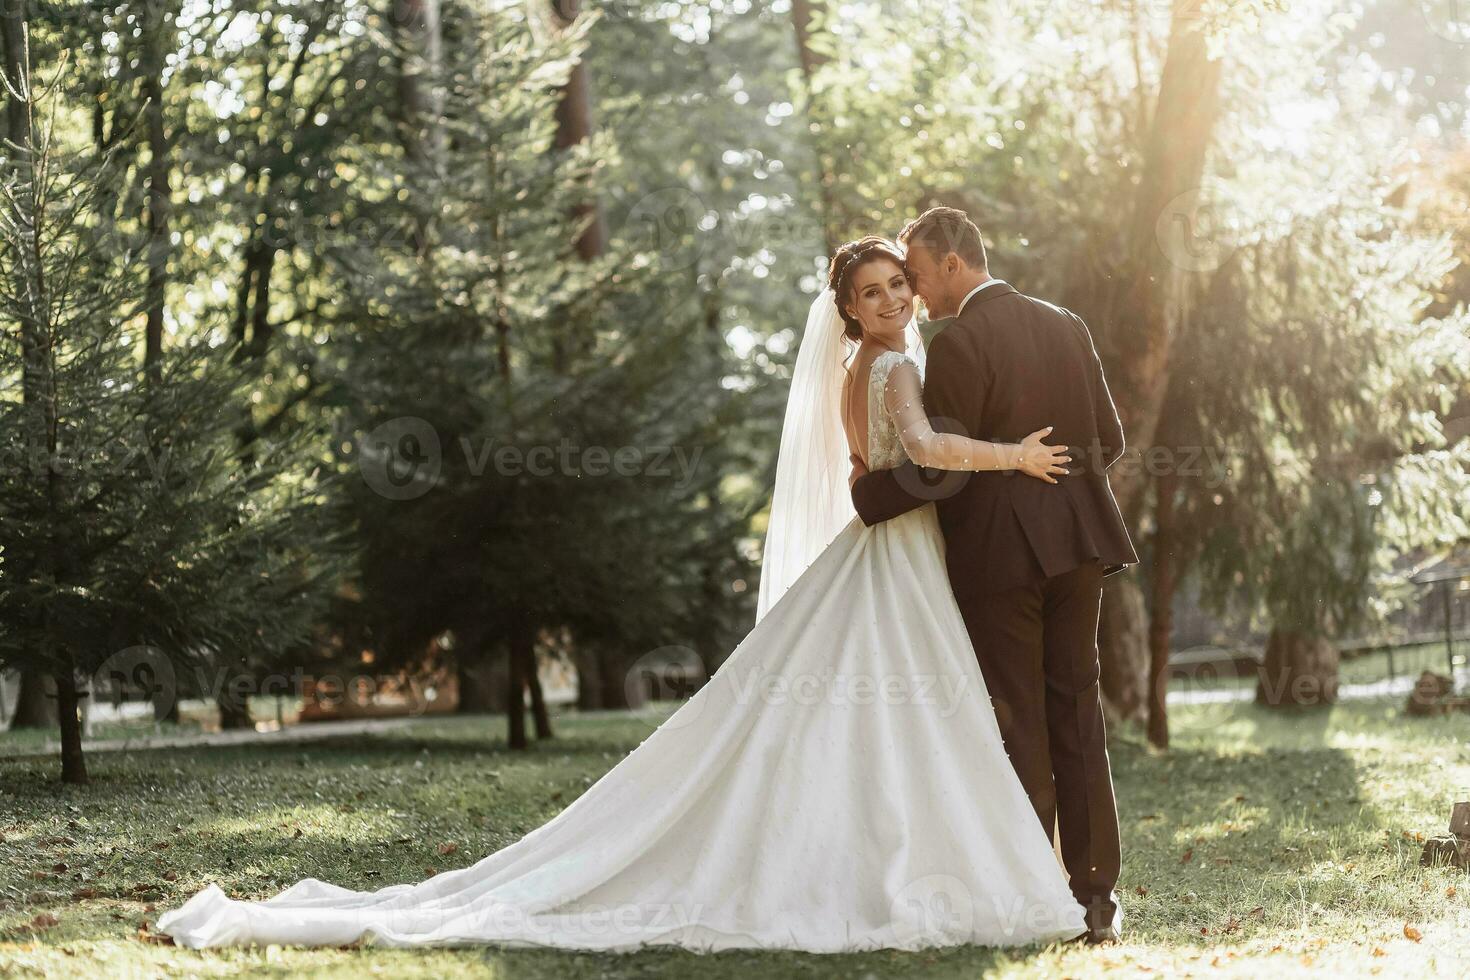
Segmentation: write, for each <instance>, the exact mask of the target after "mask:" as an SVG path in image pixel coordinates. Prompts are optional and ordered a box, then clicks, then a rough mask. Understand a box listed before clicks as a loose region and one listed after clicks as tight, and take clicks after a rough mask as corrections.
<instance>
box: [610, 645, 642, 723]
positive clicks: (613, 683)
mask: <svg viewBox="0 0 1470 980" xmlns="http://www.w3.org/2000/svg"><path fill="white" fill-rule="evenodd" d="M634 660H635V658H633V657H629V656H627V655H625V654H620V653H616V652H613V651H608V652H607V653H606V654H604V656H603V657H602V677H601V680H602V706H603V707H604V708H624V709H626V708H641V707H643V703H644V701H645V700H647V697H646V693H645V690H644V687H643V686H642V685H641V684H634V683H630V681H629V677H628V668H629V667H630V666H631V665H632V664H633V663H634Z"/></svg>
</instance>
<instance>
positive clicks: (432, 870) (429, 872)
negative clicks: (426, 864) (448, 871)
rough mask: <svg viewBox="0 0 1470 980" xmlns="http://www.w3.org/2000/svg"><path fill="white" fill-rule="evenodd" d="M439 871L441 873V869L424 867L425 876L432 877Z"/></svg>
mask: <svg viewBox="0 0 1470 980" xmlns="http://www.w3.org/2000/svg"><path fill="white" fill-rule="evenodd" d="M438 873H439V869H438V868H425V869H424V877H425V878H432V877H434V876H435V875H436V874H438Z"/></svg>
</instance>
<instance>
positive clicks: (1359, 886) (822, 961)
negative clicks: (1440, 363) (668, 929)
mask: <svg viewBox="0 0 1470 980" xmlns="http://www.w3.org/2000/svg"><path fill="white" fill-rule="evenodd" d="M1174 724H1175V744H1174V747H1173V748H1172V749H1171V751H1170V752H1169V753H1167V754H1165V755H1159V754H1155V753H1152V752H1150V751H1148V750H1147V749H1146V748H1144V747H1143V746H1142V745H1141V744H1140V743H1139V742H1137V741H1136V740H1134V738H1133V737H1132V736H1131V735H1125V736H1123V737H1121V738H1118V739H1115V741H1114V745H1113V765H1114V778H1115V780H1116V783H1117V790H1118V800H1119V806H1120V810H1121V817H1122V823H1123V835H1124V840H1123V846H1124V871H1123V880H1122V882H1121V886H1120V887H1121V889H1122V891H1123V892H1124V895H1125V902H1126V904H1125V910H1126V915H1127V925H1128V927H1129V928H1128V935H1127V942H1126V943H1125V944H1123V945H1119V946H1113V947H1105V948H1086V947H1077V946H1068V947H1060V948H1059V947H1052V948H1046V949H1041V948H1030V949H1019V950H987V949H978V948H962V949H952V950H945V951H938V952H924V953H896V952H893V953H890V952H882V953H869V954H863V955H852V956H814V955H799V954H791V953H746V952H732V953H721V954H717V955H714V956H698V955H695V954H690V953H683V952H677V951H649V952H641V953H634V954H625V955H591V954H570V953H561V952H554V951H541V950H528V951H505V950H495V949H478V950H434V951H394V950H337V949H331V950H299V949H281V948H275V947H271V948H267V949H234V950H226V951H223V952H209V953H195V952H191V951H188V950H183V949H178V948H174V947H171V946H166V945H161V944H157V943H150V942H147V941H144V939H141V938H140V936H146V933H140V930H139V926H140V925H141V924H143V923H144V922H148V923H150V924H151V922H152V920H153V919H154V918H155V917H156V910H158V909H163V908H168V907H171V906H173V905H176V904H178V903H179V902H182V901H183V900H184V899H185V898H187V897H188V896H189V895H191V894H192V893H193V892H195V891H196V890H197V889H199V888H201V887H202V886H204V885H205V884H207V883H209V882H216V883H218V884H219V885H220V886H222V887H223V888H224V889H225V890H226V891H227V892H229V893H231V894H233V895H236V896H247V897H265V896H267V895H270V894H271V893H273V892H275V891H277V890H279V889H280V888H283V887H285V886H286V885H288V884H291V883H292V882H294V881H296V880H297V879H298V878H301V877H304V876H308V875H310V876H314V877H318V878H322V879H325V880H328V881H333V882H336V883H339V884H344V885H348V886H351V887H355V888H374V887H379V886H382V885H386V884H390V883H395V882H399V881H405V880H416V879H419V878H422V877H423V876H424V875H425V874H427V873H429V871H430V869H431V868H437V869H439V870H445V869H448V868H452V867H461V866H463V865H467V864H471V863H473V862H474V861H475V860H476V859H477V858H478V857H479V856H482V855H484V854H486V853H488V852H490V851H493V850H495V849H496V848H498V847H501V846H503V845H504V844H506V843H509V842H510V841H513V840H515V839H516V838H518V837H520V836H521V835H523V834H524V833H526V832H527V831H528V830H530V829H532V828H533V827H535V826H537V825H538V824H540V823H541V822H543V821H544V820H546V819H547V818H548V817H549V816H551V815H552V814H554V813H556V812H557V811H558V810H560V809H561V808H562V807H564V806H566V804H567V803H568V802H570V801H571V800H572V799H573V798H575V797H576V796H577V795H578V794H579V793H580V792H581V791H582V790H583V789H585V788H586V786H587V785H588V784H589V783H590V782H591V781H592V780H594V779H595V778H596V777H597V776H599V775H600V774H601V773H603V772H604V771H606V770H607V769H608V768H609V767H610V766H612V765H613V764H614V763H615V762H616V761H617V760H618V759H619V758H620V757H621V756H622V755H623V754H625V753H626V752H628V751H629V750H631V749H632V748H633V747H634V746H635V745H637V743H638V742H639V740H640V739H641V738H642V737H643V736H644V735H645V734H646V733H647V732H648V731H649V727H650V723H649V722H647V721H640V720H639V719H637V718H630V717H606V716H599V717H580V718H578V717H563V718H561V719H559V728H558V737H557V738H556V739H555V740H553V741H551V742H549V743H545V744H540V745H537V746H536V747H535V748H534V749H533V750H532V751H530V752H528V753H524V754H513V753H509V752H506V751H505V750H504V746H503V742H502V740H501V732H502V728H503V722H502V720H501V719H498V718H483V719H474V718H469V719H450V720H442V721H423V722H420V723H418V724H417V725H416V726H415V727H413V728H411V729H408V730H400V731H397V732H393V733H391V734H384V735H381V736H375V737H354V738H352V739H345V740H342V741H340V742H321V743H313V744H310V745H307V746H298V747H292V746H265V747H249V748H228V749H201V750H193V751H182V750H170V751H156V752H134V753H126V754H122V753H113V754H101V753H99V754H95V755H93V756H92V758H91V759H90V763H89V764H90V767H91V771H92V775H93V785H92V786H90V787H85V788H81V789H64V788H62V787H60V786H58V785H57V784H56V783H55V782H54V781H53V780H54V775H55V769H56V764H55V762H54V761H52V760H49V759H48V760H37V759H30V760H15V759H9V760H7V759H0V977H3V976H41V975H47V976H67V975H78V976H108V977H132V976H139V977H142V976H158V975H189V976H225V975H236V974H241V973H244V974H249V975H255V976H288V975H289V976H295V975H301V974H309V975H313V976H344V977H346V976H353V977H360V976H363V975H368V974H374V975H383V976H390V977H454V976H493V977H514V978H529V980H535V978H543V977H544V978H558V980H560V978H584V977H585V978H593V977H596V978H622V977H634V976H636V977H671V978H673V977H678V978H683V977H687V976H701V977H736V976H740V977H745V976H749V975H754V976H761V977H765V976H774V977H811V978H825V977H832V978H838V977H841V978H847V977H869V976H871V977H890V976H902V977H979V976H982V975H984V976H991V975H994V976H1047V977H1052V976H1058V977H1059V976H1074V977H1077V976H1089V975H1090V976H1098V975H1103V974H1108V975H1113V974H1119V975H1124V976H1150V975H1160V974H1167V975H1181V974H1188V975H1196V976H1206V975H1211V976H1213V975H1232V976H1240V977H1250V978H1257V977H1262V976H1268V975H1269V976H1277V975H1293V974H1298V975H1305V974H1319V973H1336V974H1338V975H1352V976H1356V975H1375V974H1381V975H1383V976H1386V977H1406V976H1414V977H1419V976H1454V977H1462V976H1465V975H1467V974H1470V876H1467V875H1466V874H1465V873H1464V872H1461V871H1454V870H1447V869H1434V870H1425V869H1422V868H1420V867H1419V865H1418V858H1419V851H1420V843H1419V837H1420V836H1421V835H1424V834H1435V833H1443V832H1444V829H1445V826H1446V821H1447V819H1448V815H1449V804H1450V802H1451V801H1452V800H1453V799H1457V798H1458V799H1466V798H1470V715H1462V716H1460V717H1457V718H1448V719H1434V720H1428V721H1412V722H1411V721H1409V720H1407V719H1404V718H1402V717H1401V715H1400V708H1399V705H1398V704H1397V703H1396V702H1395V703H1393V704H1387V703H1372V702H1370V703H1355V704H1345V705H1340V706H1338V707H1335V708H1332V709H1330V710H1326V711H1320V712H1313V713H1307V714H1300V715H1287V716H1280V715H1273V714H1270V713H1267V712H1264V711H1263V710H1262V709H1258V708H1256V707H1254V706H1252V705H1249V704H1240V705H1201V706H1193V707H1190V708H1187V709H1186V708H1179V709H1176V710H1175V712H1174ZM6 738H7V736H0V751H4V750H5V749H6V748H8V747H10V745H8V744H7V743H6V741H5V740H6ZM11 744H13V743H11ZM53 918H54V920H55V924H49V923H50V922H51V920H52V919H53Z"/></svg>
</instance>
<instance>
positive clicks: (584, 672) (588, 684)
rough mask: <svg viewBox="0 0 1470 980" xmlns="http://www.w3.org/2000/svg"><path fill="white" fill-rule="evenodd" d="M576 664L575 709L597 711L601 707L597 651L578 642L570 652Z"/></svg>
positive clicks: (599, 666) (600, 678)
mask: <svg viewBox="0 0 1470 980" xmlns="http://www.w3.org/2000/svg"><path fill="white" fill-rule="evenodd" d="M572 659H573V662H575V663H576V665H577V710H578V711H597V710H599V709H601V708H602V706H603V703H602V659H601V658H600V657H598V655H597V651H596V650H593V649H592V648H590V647H589V646H587V645H586V644H584V643H579V644H577V646H576V647H575V648H574V651H573V653H572Z"/></svg>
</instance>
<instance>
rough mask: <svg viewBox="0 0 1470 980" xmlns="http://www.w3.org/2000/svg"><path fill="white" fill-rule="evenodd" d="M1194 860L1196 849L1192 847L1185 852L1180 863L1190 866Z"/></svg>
mask: <svg viewBox="0 0 1470 980" xmlns="http://www.w3.org/2000/svg"><path fill="white" fill-rule="evenodd" d="M1193 860H1194V848H1192V847H1191V848H1188V849H1187V850H1185V852H1184V855H1183V856H1182V857H1180V858H1179V863H1180V864H1188V863H1189V862H1190V861H1193Z"/></svg>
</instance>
